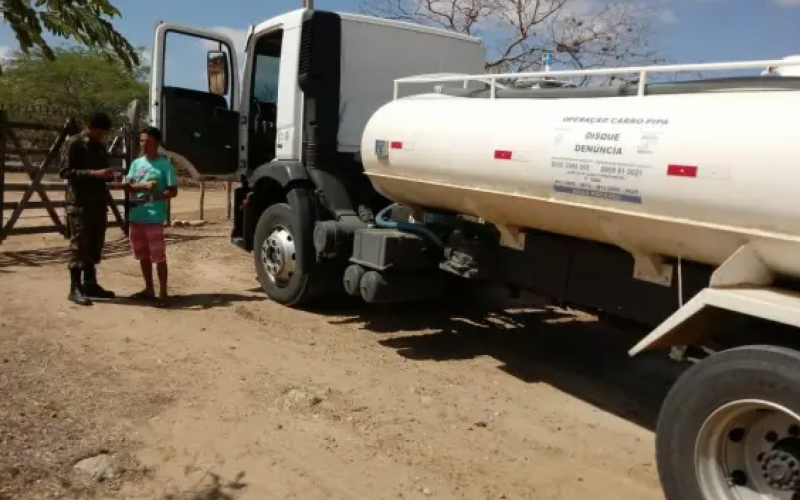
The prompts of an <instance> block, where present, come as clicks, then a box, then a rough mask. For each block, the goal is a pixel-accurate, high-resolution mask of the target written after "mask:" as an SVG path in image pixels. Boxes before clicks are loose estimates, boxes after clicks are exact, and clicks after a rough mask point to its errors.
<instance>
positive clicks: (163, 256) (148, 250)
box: [129, 222, 167, 264]
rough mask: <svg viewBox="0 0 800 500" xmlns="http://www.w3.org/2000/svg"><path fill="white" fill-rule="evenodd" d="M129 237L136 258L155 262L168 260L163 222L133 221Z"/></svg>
mask: <svg viewBox="0 0 800 500" xmlns="http://www.w3.org/2000/svg"><path fill="white" fill-rule="evenodd" d="M129 237H130V240H131V248H132V249H133V256H134V257H135V258H136V260H149V261H150V262H152V263H153V264H160V263H162V262H166V261H167V252H166V242H165V240H164V225H163V224H145V223H141V222H131V223H130V226H129Z"/></svg>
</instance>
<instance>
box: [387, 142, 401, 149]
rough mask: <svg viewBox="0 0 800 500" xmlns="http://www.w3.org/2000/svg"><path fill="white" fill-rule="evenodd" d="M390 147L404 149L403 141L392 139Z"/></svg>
mask: <svg viewBox="0 0 800 500" xmlns="http://www.w3.org/2000/svg"><path fill="white" fill-rule="evenodd" d="M389 147H390V148H392V149H403V143H402V142H400V141H392V142H391V143H390V144H389Z"/></svg>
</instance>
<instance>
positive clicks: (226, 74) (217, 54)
mask: <svg viewBox="0 0 800 500" xmlns="http://www.w3.org/2000/svg"><path fill="white" fill-rule="evenodd" d="M206 64H207V66H206V75H207V77H208V91H209V92H211V93H212V94H216V95H223V96H224V95H228V85H229V84H230V70H229V68H228V54H226V53H225V52H222V51H219V50H209V51H208V59H207V61H206Z"/></svg>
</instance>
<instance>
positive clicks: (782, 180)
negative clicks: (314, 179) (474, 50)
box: [362, 60, 800, 277]
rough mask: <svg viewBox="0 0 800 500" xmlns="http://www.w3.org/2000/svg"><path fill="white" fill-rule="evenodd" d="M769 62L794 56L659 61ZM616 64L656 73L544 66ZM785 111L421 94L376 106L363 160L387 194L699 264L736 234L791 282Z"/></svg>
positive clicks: (799, 157)
mask: <svg viewBox="0 0 800 500" xmlns="http://www.w3.org/2000/svg"><path fill="white" fill-rule="evenodd" d="M779 63H782V64H783V65H784V66H786V65H787V64H800V61H790V62H787V61H786V60H782V61H755V62H750V63H722V64H716V65H706V66H697V65H694V66H692V65H682V66H672V67H670V68H672V70H673V71H694V70H702V71H705V70H708V69H709V68H711V69H731V68H739V69H741V68H752V69H753V70H754V74H756V75H757V74H758V73H757V71H760V70H761V69H763V67H765V66H768V65H776V66H778V65H779ZM626 71H628V72H630V71H633V72H638V73H643V72H647V71H660V72H663V71H665V70H663V68H655V69H650V68H623V69H607V70H591V71H585V72H558V71H552V72H549V73H547V74H548V75H549V76H559V77H560V76H569V75H568V73H569V74H571V75H576V74H583V73H591V72H594V73H597V74H613V73H614V72H617V73H622V72H626ZM559 73H561V74H559ZM536 75H539V76H541V73H539V74H526V75H521V76H526V77H530V76H536ZM486 76H487V75H480V78H482V79H485V78H486ZM501 76H502V77H509V76H512V75H501ZM413 80H415V81H418V82H419V81H420V80H422V79H419V78H418V79H413ZM460 80H463V77H453V78H452V81H460ZM793 109H800V90H791V89H788V90H771V91H766V90H753V89H749V90H744V89H739V90H728V91H724V92H707V93H702V94H701V93H696V94H676V95H648V96H644V97H636V96H632V97H610V98H581V99H533V98H531V99H485V98H484V99H479V98H463V97H449V96H446V95H441V94H426V95H418V96H413V97H409V98H403V99H399V100H396V101H393V102H391V103H388V104H387V105H385V106H384V107H382V108H381V109H379V110H378V111H377V112H376V113H375V114H374V115H373V117H372V118H371V120H370V121H369V123H368V124H367V127H366V129H365V132H364V136H363V141H362V157H363V161H364V165H365V169H366V172H367V174H368V175H369V176H370V178H371V180H372V182H373V184H374V185H375V186H376V188H377V189H379V190H380V191H381V192H382V193H383V194H385V195H386V196H388V197H389V198H391V199H393V200H395V201H398V202H402V203H408V204H412V205H417V206H423V207H431V208H439V209H445V210H451V211H455V212H459V213H463V214H468V215H473V216H476V217H480V218H483V219H484V220H487V221H489V222H491V223H494V224H497V225H503V226H507V227H527V228H535V229H541V230H545V231H551V232H554V233H560V234H566V235H570V236H575V237H579V238H583V239H587V240H593V241H600V242H605V243H610V244H614V245H617V246H619V247H621V248H623V249H625V250H627V251H629V252H630V253H632V254H634V255H636V256H645V257H646V256H654V255H655V256H658V255H666V256H674V257H681V258H682V259H684V260H691V261H697V262H703V263H708V264H712V265H720V264H722V263H723V262H725V261H726V260H728V259H729V258H730V257H731V256H732V255H733V254H734V253H735V252H737V250H739V248H740V247H741V246H742V245H745V244H748V243H749V244H750V245H749V246H748V248H750V249H751V251H752V253H753V255H754V256H755V258H757V259H759V260H760V262H762V263H763V264H764V265H765V266H766V267H767V268H768V269H770V270H771V271H773V272H776V273H786V274H789V275H792V276H796V277H800V259H798V258H797V255H800V210H798V208H797V207H798V200H800V115H798V114H797V113H793V112H790V111H789V110H793ZM376 145H378V147H376ZM376 151H378V152H379V153H378V154H376ZM645 260H646V259H643V261H645ZM656 271H657V270H656Z"/></svg>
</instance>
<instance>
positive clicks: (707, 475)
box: [694, 399, 800, 500]
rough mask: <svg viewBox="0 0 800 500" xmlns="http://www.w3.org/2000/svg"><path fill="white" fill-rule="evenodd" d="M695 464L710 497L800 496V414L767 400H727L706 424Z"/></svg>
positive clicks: (793, 499) (771, 499)
mask: <svg viewBox="0 0 800 500" xmlns="http://www.w3.org/2000/svg"><path fill="white" fill-rule="evenodd" d="M694 463H695V472H696V475H697V480H698V483H699V485H700V490H701V491H702V493H703V498H705V499H707V500H712V499H713V500H800V418H798V416H797V415H796V414H795V413H794V412H792V411H790V410H788V409H787V408H784V407H783V406H781V405H778V404H775V403H771V402H768V401H762V400H757V399H748V400H740V401H735V402H732V403H729V404H727V405H725V406H723V407H721V408H719V409H717V410H716V411H715V412H714V413H713V414H712V415H711V416H709V417H708V419H706V421H705V423H704V424H703V426H702V428H701V430H700V433H699V435H698V438H697V442H696V446H695V457H694Z"/></svg>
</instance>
